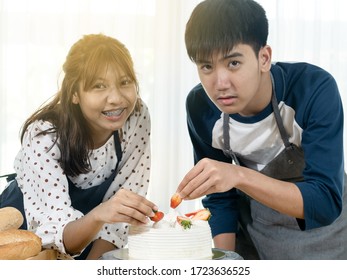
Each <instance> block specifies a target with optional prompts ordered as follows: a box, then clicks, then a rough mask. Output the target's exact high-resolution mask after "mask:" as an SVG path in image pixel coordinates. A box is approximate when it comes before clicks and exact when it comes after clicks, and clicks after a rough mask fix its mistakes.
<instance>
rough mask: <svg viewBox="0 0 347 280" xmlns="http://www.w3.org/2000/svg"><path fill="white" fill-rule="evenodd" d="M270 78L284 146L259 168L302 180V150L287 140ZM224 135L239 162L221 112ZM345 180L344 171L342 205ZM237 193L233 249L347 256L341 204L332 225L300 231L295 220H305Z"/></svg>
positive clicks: (246, 253)
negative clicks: (236, 218) (237, 208)
mask: <svg viewBox="0 0 347 280" xmlns="http://www.w3.org/2000/svg"><path fill="white" fill-rule="evenodd" d="M271 79H272V84H273V92H272V99H271V102H272V107H273V111H274V116H275V119H276V123H277V126H278V128H279V131H280V134H281V137H282V140H283V143H284V145H285V149H284V150H283V151H282V152H281V153H280V154H279V155H278V156H277V157H275V158H274V159H273V160H272V161H271V162H270V163H269V164H267V165H266V166H265V167H264V169H262V170H261V171H260V172H261V173H263V174H265V175H267V176H269V177H272V178H275V179H279V180H283V181H289V182H298V181H302V180H303V177H302V171H303V169H304V167H305V160H304V154H303V151H302V149H301V148H300V147H297V146H296V145H294V144H292V143H290V142H289V140H288V138H289V137H288V135H287V132H286V130H285V128H284V126H283V122H282V118H281V116H280V113H279V109H278V103H277V99H276V94H275V87H274V82H273V78H272V76H271ZM223 136H224V149H223V152H224V154H225V155H226V156H228V157H230V158H232V160H233V161H234V163H235V164H238V165H240V159H238V158H237V157H236V155H235V153H234V152H233V151H232V150H231V149H230V142H229V116H228V114H223ZM346 182H347V181H346V174H345V180H344V194H343V205H347V194H346V188H347V186H346ZM238 193H239V202H238V203H239V211H240V216H239V232H238V234H237V239H236V251H237V252H238V253H239V254H240V255H241V256H242V257H243V258H244V259H258V258H260V259H297V260H299V259H347V249H346V247H347V208H346V207H343V209H342V213H341V215H340V216H339V218H338V219H337V220H336V221H335V222H334V223H332V224H331V225H329V226H325V227H320V228H316V229H311V230H306V231H302V230H301V229H300V228H299V226H298V223H299V222H304V221H302V220H300V219H296V218H294V217H291V216H288V215H285V214H282V213H280V212H278V211H276V210H274V209H272V208H269V207H267V206H265V205H263V204H261V203H259V202H258V201H256V200H254V199H252V198H251V197H249V196H247V195H246V194H244V193H242V192H241V191H238Z"/></svg>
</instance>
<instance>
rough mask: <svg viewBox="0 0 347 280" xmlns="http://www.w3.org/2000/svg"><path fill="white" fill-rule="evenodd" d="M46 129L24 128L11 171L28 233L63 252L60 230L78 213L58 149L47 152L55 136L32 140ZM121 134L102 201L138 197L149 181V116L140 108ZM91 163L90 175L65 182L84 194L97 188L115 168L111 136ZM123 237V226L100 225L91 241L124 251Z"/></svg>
mask: <svg viewBox="0 0 347 280" xmlns="http://www.w3.org/2000/svg"><path fill="white" fill-rule="evenodd" d="M50 127H52V124H51V123H49V122H44V121H36V122H34V123H33V124H31V125H30V126H29V127H28V129H27V131H26V132H25V135H24V138H23V142H22V147H21V149H20V151H19V153H18V154H17V156H16V159H15V162H14V168H15V170H16V172H17V180H18V185H19V186H20V187H21V189H22V192H23V195H24V208H25V213H26V218H27V223H28V229H29V230H31V231H33V232H35V233H36V234H37V235H39V236H40V237H41V238H42V243H43V247H44V248H52V249H56V250H58V251H60V252H62V253H66V252H65V248H64V245H63V242H62V240H63V230H64V227H65V225H66V224H67V223H68V222H70V221H73V220H76V219H78V218H80V217H82V216H83V214H82V213H81V212H80V211H78V210H76V209H74V208H73V207H72V206H71V200H70V197H69V192H68V180H67V178H66V176H65V175H64V172H63V170H62V168H61V167H60V165H59V164H58V159H59V157H60V151H59V148H58V147H57V146H56V145H54V146H53V148H52V149H50V150H49V148H50V147H51V146H52V143H53V142H54V141H55V137H56V135H55V134H45V135H40V136H37V133H38V132H39V131H43V130H46V129H48V128H50ZM122 131H123V138H122V142H121V147H122V152H123V155H122V160H121V162H120V164H119V167H118V170H119V171H118V173H117V175H116V178H115V179H114V181H113V182H112V184H111V186H110V187H109V189H108V191H107V192H106V194H105V197H104V201H105V200H108V199H109V198H110V197H111V196H112V195H113V194H115V193H116V192H117V190H119V188H124V189H128V190H131V191H133V192H136V193H138V194H140V195H143V196H145V195H146V194H147V189H148V184H149V177H150V115H149V112H148V108H147V107H146V105H145V104H144V103H143V105H142V107H141V111H140V112H136V113H135V114H133V115H132V116H131V117H130V118H129V119H128V120H127V121H126V123H125V125H124V127H123V128H122ZM58 140H59V139H58ZM90 163H91V166H92V170H91V171H90V172H89V173H87V174H81V175H79V176H76V177H71V178H70V179H71V181H72V182H73V183H75V184H76V185H77V186H79V187H81V188H83V189H87V188H89V187H92V186H96V185H100V184H101V183H102V182H103V181H104V180H105V178H107V177H109V176H110V175H111V173H112V169H114V167H115V166H116V164H117V156H116V151H115V145H114V139H113V136H112V137H111V138H110V139H109V140H108V141H107V142H106V143H105V144H104V145H103V146H102V147H100V148H98V149H95V150H92V151H91V156H90ZM127 234H128V225H127V224H125V223H115V224H105V225H104V226H103V228H102V229H101V230H100V232H99V233H98V235H97V236H96V238H102V239H104V240H107V241H109V242H111V243H113V244H114V245H116V246H117V247H118V248H123V247H124V246H125V245H126V243H127Z"/></svg>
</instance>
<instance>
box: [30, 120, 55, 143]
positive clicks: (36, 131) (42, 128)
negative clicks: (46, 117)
mask: <svg viewBox="0 0 347 280" xmlns="http://www.w3.org/2000/svg"><path fill="white" fill-rule="evenodd" d="M53 129H54V126H53V124H52V123H51V122H49V121H43V120H36V121H33V122H32V123H31V124H29V125H28V127H27V128H26V130H25V132H24V139H25V138H30V139H33V138H37V137H46V138H55V137H56V133H54V132H52V130H53ZM45 132H47V133H45Z"/></svg>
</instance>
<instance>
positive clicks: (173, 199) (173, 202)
mask: <svg viewBox="0 0 347 280" xmlns="http://www.w3.org/2000/svg"><path fill="white" fill-rule="evenodd" d="M181 202H182V198H181V197H180V195H179V194H178V193H175V194H174V195H173V196H172V197H171V201H170V207H171V208H173V209H175V208H176V207H177V206H178V205H180V204H181Z"/></svg>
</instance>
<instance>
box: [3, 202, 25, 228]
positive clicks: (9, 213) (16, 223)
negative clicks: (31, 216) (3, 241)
mask: <svg viewBox="0 0 347 280" xmlns="http://www.w3.org/2000/svg"><path fill="white" fill-rule="evenodd" d="M23 221H24V218H23V215H22V213H21V212H20V211H19V210H18V209H17V208H14V207H10V206H9V207H3V208H0V231H3V230H8V229H18V228H19V227H20V226H21V225H22V224H23Z"/></svg>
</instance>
